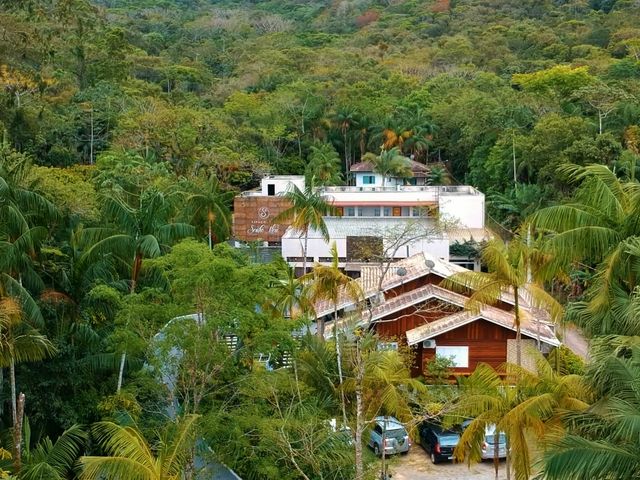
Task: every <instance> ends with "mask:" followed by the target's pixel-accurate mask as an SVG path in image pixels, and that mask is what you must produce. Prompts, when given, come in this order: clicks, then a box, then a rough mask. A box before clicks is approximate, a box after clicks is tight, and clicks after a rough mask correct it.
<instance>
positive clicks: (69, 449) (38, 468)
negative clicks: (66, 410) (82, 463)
mask: <svg viewBox="0 0 640 480" xmlns="http://www.w3.org/2000/svg"><path fill="white" fill-rule="evenodd" d="M25 429H26V427H25ZM29 436H30V435H25V451H24V457H23V459H24V463H23V466H22V469H21V470H20V479H21V480H65V479H67V478H69V475H70V474H71V473H72V472H73V469H74V467H75V464H76V462H77V460H78V457H79V456H80V452H81V450H82V447H83V446H84V445H85V443H86V441H87V438H88V436H87V433H86V432H85V431H84V430H82V428H81V427H80V426H79V425H74V426H72V427H70V428H68V429H67V430H65V431H64V432H63V433H62V435H60V436H59V437H58V438H57V439H56V441H55V442H52V441H51V440H50V439H49V438H48V437H47V438H45V439H44V440H42V441H41V442H40V443H39V444H38V445H37V446H36V447H35V448H33V449H31V448H29Z"/></svg>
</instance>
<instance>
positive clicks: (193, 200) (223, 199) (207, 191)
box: [187, 174, 233, 249]
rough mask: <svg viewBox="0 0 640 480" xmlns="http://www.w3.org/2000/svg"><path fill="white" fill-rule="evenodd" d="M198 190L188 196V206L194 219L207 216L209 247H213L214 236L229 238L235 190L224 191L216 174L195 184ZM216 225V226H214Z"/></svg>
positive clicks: (219, 238)
mask: <svg viewBox="0 0 640 480" xmlns="http://www.w3.org/2000/svg"><path fill="white" fill-rule="evenodd" d="M194 186H195V188H196V189H197V192H195V193H192V194H190V195H189V196H188V197H187V202H188V208H189V210H190V211H191V213H192V215H193V217H192V221H193V222H195V221H196V220H197V219H200V218H203V217H204V218H205V219H206V224H207V238H208V240H209V248H210V249H211V248H213V243H214V236H215V238H216V239H217V240H218V241H221V240H224V239H226V238H228V236H229V232H230V231H231V211H230V209H229V207H230V205H231V202H232V201H233V192H226V191H223V190H222V188H221V186H220V182H219V181H218V179H217V178H216V176H215V175H213V174H212V175H210V176H209V178H208V179H207V180H205V181H204V182H203V181H197V182H196V183H195V184H194ZM214 227H215V228H214Z"/></svg>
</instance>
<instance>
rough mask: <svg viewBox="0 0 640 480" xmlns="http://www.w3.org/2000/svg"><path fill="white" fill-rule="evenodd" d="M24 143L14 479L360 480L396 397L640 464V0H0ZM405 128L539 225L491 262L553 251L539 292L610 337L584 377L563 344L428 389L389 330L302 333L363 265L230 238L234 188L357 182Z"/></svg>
mask: <svg viewBox="0 0 640 480" xmlns="http://www.w3.org/2000/svg"><path fill="white" fill-rule="evenodd" d="M0 135H1V138H0V447H1V448H0V478H20V479H24V480H31V479H44V478H46V479H52V480H54V479H55V480H62V479H67V478H73V479H76V478H82V479H92V478H114V479H115V478H117V479H125V478H134V477H133V476H129V475H130V474H131V472H133V469H141V470H145V471H147V470H149V469H152V470H153V469H155V470H153V471H154V473H157V475H156V476H155V477H153V476H140V477H137V478H145V479H146V478H149V479H151V478H153V479H156V478H157V479H165V478H174V476H175V478H178V477H177V476H176V475H182V474H184V478H194V475H195V472H194V468H195V465H196V464H200V463H202V462H200V460H201V459H202V458H206V459H209V458H212V459H214V460H215V461H216V462H224V463H226V464H227V465H229V466H231V467H233V468H234V469H235V470H237V471H238V472H239V473H240V474H241V475H242V476H243V478H245V479H256V480H257V479H291V480H294V479H295V480H297V479H313V480H316V479H321V478H335V479H351V478H357V479H358V480H362V479H365V478H373V477H374V476H377V474H378V472H376V471H374V470H376V469H377V468H378V467H377V465H378V464H377V463H376V460H375V459H374V458H373V454H372V453H371V454H369V453H367V452H368V450H366V449H365V450H364V453H363V450H362V442H358V440H360V438H359V437H358V435H362V434H363V432H368V430H367V428H368V426H367V425H370V423H371V419H373V417H374V416H375V415H377V414H380V413H384V414H389V415H396V416H398V418H400V419H401V420H402V421H406V422H414V423H413V425H414V426H415V422H419V421H421V420H422V419H424V418H425V416H427V417H430V416H435V415H439V414H443V413H451V412H453V411H454V410H453V407H452V405H456V406H457V407H460V406H461V405H462V406H464V405H465V402H464V401H460V399H463V398H467V399H468V398H472V399H474V398H475V399H477V398H478V397H474V396H473V395H477V394H478V392H480V393H482V395H484V396H483V397H482V398H483V399H484V400H485V401H489V400H487V399H490V401H491V408H489V407H487V408H486V409H485V410H486V411H487V412H490V415H493V416H492V417H490V422H493V423H494V424H498V423H499V422H500V428H503V429H504V431H505V432H507V434H508V435H509V438H510V439H514V440H513V441H514V442H516V441H518V442H520V443H518V444H516V443H513V444H512V451H513V452H514V454H513V455H514V462H513V469H514V473H515V474H516V478H528V476H529V475H530V474H531V468H532V465H534V471H537V468H538V466H537V465H542V464H541V463H540V464H539V463H536V462H540V461H541V460H545V462H546V463H545V464H544V469H545V475H546V476H547V478H559V479H563V480H564V479H568V478H621V479H622V478H624V479H635V478H636V477H637V473H636V472H637V471H638V469H640V466H639V465H638V458H640V454H639V453H638V442H637V439H638V435H639V434H640V427H639V425H638V421H637V418H640V415H639V414H638V408H640V407H639V406H640V398H639V396H638V392H637V388H636V387H637V384H638V378H639V373H638V372H639V371H640V347H638V341H637V339H638V338H640V337H639V335H640V326H639V325H640V322H638V312H640V293H639V288H640V287H639V286H638V285H640V282H639V281H638V279H640V267H639V266H640V227H639V225H640V220H639V218H640V187H638V185H639V184H638V181H637V179H638V178H640V164H639V163H640V162H638V159H639V158H638V157H639V155H640V2H638V1H637V0H427V1H418V0H406V1H403V0H376V1H374V0H344V1H339V0H335V1H323V0H316V1H303V0H298V1H295V0H266V1H258V0H255V1H233V0H220V1H213V0H210V1H206V0H94V1H90V0H0ZM392 148H397V149H398V151H399V153H402V154H403V155H405V156H413V158H414V159H415V160H417V161H419V162H423V163H436V162H438V165H444V166H446V168H447V169H448V171H449V173H450V176H451V178H452V180H453V181H454V182H458V183H468V184H471V185H474V186H476V187H478V188H479V189H480V190H482V191H483V192H485V193H486V194H487V199H488V207H489V213H490V214H491V216H492V217H493V219H495V220H496V221H497V222H498V223H500V224H502V225H503V227H504V228H505V230H501V233H505V232H507V231H511V233H513V232H515V231H516V230H517V229H518V227H519V226H520V225H521V223H522V222H523V221H524V220H525V219H526V218H528V219H529V220H531V222H532V223H530V225H532V229H533V230H528V231H529V232H531V231H533V235H532V236H533V239H532V238H531V236H527V240H526V241H524V239H522V238H521V239H520V240H521V241H519V242H511V245H512V246H513V245H515V247H513V248H511V247H510V248H511V249H510V250H506V247H505V249H503V250H500V249H498V250H496V249H494V254H495V252H496V251H498V253H499V254H504V255H505V256H506V257H505V258H506V260H505V261H504V262H502V263H501V262H500V260H501V257H500V255H497V256H496V255H494V256H493V257H491V258H490V260H491V261H492V262H493V263H491V262H485V263H486V264H488V265H498V266H502V267H504V266H505V265H507V267H510V268H511V270H509V269H508V268H507V269H505V270H503V273H504V272H505V271H506V272H507V273H506V274H504V277H508V278H506V279H504V278H503V279H502V280H501V281H503V283H501V284H500V285H506V287H505V289H508V288H514V285H513V282H514V281H515V280H514V278H515V279H516V280H518V281H522V282H523V283H527V282H530V278H529V275H528V274H527V273H528V272H530V270H529V268H530V267H531V265H534V267H539V266H540V265H543V266H544V267H545V268H547V267H548V269H549V270H550V269H551V266H552V267H554V268H555V271H553V272H551V273H552V275H550V276H547V277H545V280H544V281H542V280H541V281H540V282H539V283H536V285H534V287H535V289H537V290H535V291H536V292H537V293H538V294H542V293H544V291H545V288H546V289H547V291H552V292H553V293H554V294H557V295H556V296H557V297H558V298H559V299H560V300H562V301H563V302H564V305H563V306H564V307H566V311H567V312H568V313H567V315H566V319H568V320H570V321H573V322H575V323H576V324H578V325H579V326H580V327H582V328H583V330H584V332H585V333H586V335H588V336H589V337H591V338H592V339H593V340H592V345H593V349H592V352H591V354H592V359H593V362H592V364H591V365H589V366H587V368H586V373H585V375H584V376H578V375H573V374H582V373H583V372H584V369H583V366H582V365H581V364H580V362H579V361H578V360H576V359H575V358H574V357H573V356H571V355H570V354H568V353H567V352H566V350H564V349H558V350H555V351H554V352H553V353H552V355H551V356H550V357H549V359H550V360H551V363H547V362H546V361H545V360H544V359H541V361H540V371H539V372H538V373H537V374H526V375H525V374H522V373H521V374H518V376H517V377H510V381H511V383H504V382H503V381H504V375H503V376H502V377H501V376H499V375H498V374H496V373H495V372H493V371H491V372H487V370H486V369H484V370H483V369H480V371H479V372H477V374H473V376H472V378H471V380H470V381H469V382H468V383H466V384H465V382H462V384H461V387H460V389H449V388H441V387H438V388H433V387H429V388H427V387H425V383H423V382H419V381H417V380H415V379H412V378H411V377H410V365H411V359H410V358H409V354H408V353H407V352H403V351H402V349H401V351H400V352H395V351H393V352H392V351H384V350H381V349H379V348H378V346H377V343H376V342H377V339H376V338H375V337H372V336H370V335H368V334H367V335H363V336H362V337H360V336H359V335H360V334H361V333H362V332H356V333H357V335H356V336H355V338H342V339H338V338H337V337H336V340H335V341H327V342H325V341H321V340H320V339H316V338H312V337H311V336H307V337H306V338H305V339H303V340H299V339H294V338H293V337H292V335H291V334H292V331H297V330H298V329H300V328H301V327H302V325H303V324H305V322H307V320H308V319H307V317H306V315H308V314H309V312H310V311H311V303H312V302H311V300H310V298H308V296H309V288H311V287H313V288H311V291H314V292H315V293H314V295H315V297H314V298H315V299H316V300H317V299H318V298H320V299H324V300H327V301H329V300H331V299H335V298H337V295H338V294H337V291H338V290H337V289H338V287H339V285H341V284H340V282H343V283H342V285H344V282H347V281H348V279H347V280H345V278H344V275H342V273H341V272H340V271H339V270H338V269H337V267H335V268H332V267H328V266H325V267H323V268H324V269H322V268H318V269H317V270H314V272H313V273H314V274H313V275H311V276H307V278H306V279H304V280H302V281H300V280H299V279H296V278H295V275H294V272H293V270H292V269H290V268H289V267H288V265H286V264H285V263H284V262H282V261H278V262H272V263H269V264H260V263H258V262H256V261H254V257H253V256H252V255H251V253H254V252H252V251H251V249H247V250H246V251H242V250H239V249H231V248H230V247H228V246H227V245H225V244H224V243H223V241H224V240H226V239H228V238H229V235H230V218H231V217H230V216H231V212H230V207H231V199H232V198H233V195H234V194H235V193H237V192H238V191H240V190H245V189H248V188H252V187H254V186H256V185H257V184H258V180H259V179H260V178H261V177H262V176H263V175H264V174H265V173H277V174H294V173H295V174H302V173H307V174H309V175H315V176H316V178H317V179H319V180H322V181H325V182H335V183H341V182H346V181H348V180H349V179H348V178H347V175H346V172H348V170H349V167H350V165H352V164H353V163H355V162H358V161H359V160H360V159H361V157H362V156H364V155H365V154H367V153H369V154H373V155H374V156H375V155H378V154H380V152H381V149H384V150H386V151H391V149H392ZM369 158H370V157H369ZM593 164H595V166H594V165H593ZM576 165H577V166H576ZM440 173H441V174H442V173H443V172H442V171H441V172H440ZM441 176H443V175H441ZM569 202H570V203H569ZM558 204H560V206H558ZM545 207H548V208H546V209H545ZM514 238H516V239H517V238H518V237H517V236H516V237H514ZM532 242H533V244H532ZM483 252H484V253H485V255H486V252H487V250H486V249H484V250H483ZM247 253H248V254H247ZM507 257H509V258H507ZM485 260H486V258H485ZM509 262H512V263H513V264H514V265H515V266H514V265H508V264H509ZM536 262H539V263H540V265H538V264H537V263H536ZM518 269H519V270H518ZM513 272H515V273H513ZM493 273H495V272H492V273H491V274H493ZM512 273H513V274H512ZM544 273H547V272H546V271H545V272H544ZM314 275H315V276H314ZM341 275H342V276H341ZM478 278H479V279H481V278H483V277H478ZM487 278H488V277H487ZM550 278H551V279H550ZM527 279H528V280H527ZM478 281H480V280H478ZM535 281H536V282H537V278H536V279H535ZM305 282H306V283H305ZM509 282H511V283H509ZM516 286H517V285H516ZM314 289H315V290H314ZM318 292H319V293H318ZM494 293H495V292H494ZM483 298H485V297H483ZM516 308H517V307H516ZM336 311H337V307H336ZM194 312H198V313H199V314H201V315H200V316H196V317H195V319H194V318H189V317H187V318H178V319H177V320H175V319H176V317H180V316H182V315H186V314H193V313H194ZM203 316H204V317H206V318H207V319H208V320H207V322H201V320H202V318H203ZM291 316H293V317H294V318H293V319H291V318H289V317H291ZM314 318H315V317H314ZM172 319H174V320H173V321H171V320H172ZM559 330H560V329H559ZM234 342H235V343H234ZM341 345H342V347H341ZM177 348H178V349H179V350H180V352H181V354H180V355H177V354H176V351H177V350H176V349H177ZM340 348H343V349H344V350H343V351H342V352H340ZM265 358H268V359H269V361H270V362H272V363H271V364H270V365H275V366H277V367H281V366H292V367H293V368H282V369H277V370H276V371H268V370H267V369H265V368H264V366H265V365H266V364H267V360H265ZM487 368H488V367H487ZM438 369H439V370H438ZM449 373H450V372H449V371H448V370H447V364H446V362H445V364H444V366H442V365H436V366H435V367H434V372H425V374H427V376H428V377H429V375H431V376H430V377H429V378H427V380H428V381H429V382H434V383H443V382H446V380H447V379H448V378H449ZM159 378H160V379H161V380H162V381H159ZM168 378H169V380H167V379H168ZM514 378H516V380H517V381H516V380H513V379H514ZM474 382H478V383H477V384H475V383H474ZM168 383H171V384H172V385H171V386H172V388H173V390H172V391H171V392H169V390H168V388H167V384H168ZM513 383H517V384H518V388H517V389H511V388H505V386H511V385H512V384H513ZM463 387H464V388H463ZM465 388H466V389H465ZM634 388H635V390H634ZM380 392H383V393H384V394H381V393H380ZM469 392H471V393H470V395H471V396H468V395H467V394H469ZM22 393H24V396H22V395H21V394H22ZM512 393H513V395H512ZM471 403H473V402H471ZM478 405H484V404H480V403H477V402H476V403H475V404H474V405H472V407H473V408H475V410H473V409H471V410H465V411H461V410H460V411H456V412H457V414H459V415H461V416H464V417H465V418H466V417H469V416H471V415H473V416H475V415H478V416H479V415H480V414H481V413H482V411H478V410H477V408H478V407H477V406H478ZM523 405H524V406H523ZM589 405H595V408H593V409H587V407H588V406H589ZM525 407H526V408H525ZM472 410H473V414H472V413H470V412H471V411H472ZM568 411H569V412H572V413H571V414H570V415H569V416H566V413H567V412H568ZM416 412H418V413H416ZM576 412H578V413H576ZM620 412H623V413H622V414H621V413H620ZM488 415H489V414H488ZM172 416H174V417H177V419H178V420H176V421H174V420H175V419H173V418H170V417H172ZM365 417H366V421H365ZM332 418H333V419H335V418H340V419H344V421H343V422H342V423H345V424H348V425H350V426H351V427H352V430H353V431H354V432H356V430H357V432H356V433H355V435H354V438H355V440H356V441H355V442H354V441H352V439H351V438H350V437H349V436H348V435H347V437H349V438H347V439H345V437H344V431H342V432H341V431H338V432H336V431H335V429H331V428H329V423H328V421H329V419H332ZM487 418H489V417H487ZM561 420H562V421H561ZM627 420H628V421H627ZM487 421H489V420H487ZM367 422H369V423H367ZM338 423H341V422H340V421H339V422H338ZM407 424H409V423H407ZM561 426H562V427H566V429H563V428H560V427H561ZM365 427H366V428H365ZM479 431H480V430H479ZM63 432H64V433H63ZM347 432H349V431H347ZM482 432H484V427H483V429H482ZM336 433H337V434H338V435H336ZM565 433H566V435H565ZM341 435H342V436H341ZM336 437H337V438H336ZM365 437H366V433H365ZM48 438H51V439H52V440H48ZM363 438H364V437H363ZM531 438H535V439H536V440H537V441H539V443H538V444H536V446H538V445H539V446H541V447H548V446H549V445H551V447H549V448H547V449H546V451H545V452H544V458H543V457H540V456H534V454H535V455H538V454H539V453H540V452H538V451H537V449H536V448H533V447H531V448H530V447H529V446H527V445H528V444H527V441H526V440H529V439H531ZM365 442H366V438H365ZM205 445H206V446H208V447H211V450H209V449H205V448H203V449H200V448H196V446H198V447H199V446H205ZM354 445H356V446H355V453H354ZM469 445H471V444H469ZM478 445H479V443H478ZM478 445H476V447H477V448H476V447H474V448H476V449H479V446H478ZM471 446H472V445H471ZM358 448H360V451H359V453H358ZM542 449H544V448H542ZM200 450H202V451H200ZM530 450H531V452H530ZM605 450H606V452H605V453H606V455H600V454H601V453H602V452H603V451H605ZM474 451H475V450H474ZM594 452H595V453H594ZM463 453H464V452H463ZM530 454H531V456H530ZM354 455H355V456H354ZM463 456H464V455H463ZM105 458H107V460H106V461H105ZM195 458H197V461H195V460H194V459H195ZM354 458H355V460H354ZM594 458H595V459H596V460H597V461H595V460H593V459H594ZM109 459H115V460H113V461H111V460H109ZM118 459H119V460H118ZM123 459H124V460H123ZM592 460H593V461H592ZM110 462H111V463H110ZM109 465H111V466H109ZM123 465H124V466H123ZM149 465H153V468H151V467H149ZM354 465H355V467H354ZM371 465H373V467H371V468H369V467H370V466H371ZM109 468H112V469H113V470H109ZM541 468H542V467H541ZM103 469H104V470H103ZM118 469H120V470H118ZM136 471H138V470H136ZM101 472H102V473H101ZM105 472H106V473H105ZM114 472H115V473H114ZM176 472H178V473H176ZM327 472H331V474H332V476H331V477H329V476H327ZM594 472H595V473H594ZM8 475H13V477H7V476H8ZM92 475H93V476H92ZM102 475H104V476H102ZM141 475H142V474H141ZM149 475H151V474H149ZM172 475H173V476H172ZM598 475H600V476H598Z"/></svg>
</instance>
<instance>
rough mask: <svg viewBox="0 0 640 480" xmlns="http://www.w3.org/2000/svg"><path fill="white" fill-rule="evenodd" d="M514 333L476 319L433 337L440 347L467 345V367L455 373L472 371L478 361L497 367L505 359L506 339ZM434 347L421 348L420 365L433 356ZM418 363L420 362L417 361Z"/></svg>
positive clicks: (514, 334) (514, 336)
mask: <svg viewBox="0 0 640 480" xmlns="http://www.w3.org/2000/svg"><path fill="white" fill-rule="evenodd" d="M514 338H516V333H515V332H514V331H512V330H509V329H507V328H504V327H501V326H499V325H496V324H494V323H491V322H487V321H486V320H477V321H475V322H473V323H470V324H468V325H464V326H462V327H460V328H457V329H455V330H451V331H450V332H447V333H444V334H442V335H440V336H438V337H436V338H435V341H436V345H437V346H440V347H446V346H450V347H464V346H468V347H469V368H456V369H455V373H456V374H469V373H471V372H473V371H474V370H475V368H476V366H477V365H478V363H481V362H483V363H488V364H489V365H491V366H492V367H493V368H496V369H497V368H499V367H500V366H501V365H502V364H503V363H505V362H506V361H507V340H508V339H514ZM435 354H436V351H435V349H423V350H422V362H421V363H422V365H423V366H424V365H425V364H426V363H427V362H428V361H429V360H431V359H432V358H433V357H435ZM419 363H420V362H419Z"/></svg>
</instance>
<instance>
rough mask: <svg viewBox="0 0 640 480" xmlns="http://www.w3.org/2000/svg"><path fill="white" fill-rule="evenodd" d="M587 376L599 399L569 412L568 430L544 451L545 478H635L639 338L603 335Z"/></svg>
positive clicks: (639, 456)
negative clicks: (584, 408)
mask: <svg viewBox="0 0 640 480" xmlns="http://www.w3.org/2000/svg"><path fill="white" fill-rule="evenodd" d="M599 344H600V346H599V348H597V350H600V352H597V351H596V355H595V357H594V361H593V362H592V365H591V367H590V371H588V372H587V375H586V377H587V380H588V381H589V383H590V384H591V386H592V387H593V389H594V390H595V394H596V396H597V398H598V400H597V401H596V402H595V403H594V404H593V405H591V406H590V407H589V408H588V409H587V410H585V411H583V412H580V413H572V414H568V415H566V418H565V421H566V424H567V426H568V428H569V433H568V434H566V435H557V436H556V437H555V438H554V440H553V441H552V442H551V444H550V446H549V448H548V449H547V451H546V454H545V457H544V462H543V472H542V475H541V478H545V479H550V480H554V479H558V480H560V479H562V480H578V479H583V478H594V479H596V478H597V479H600V478H603V479H604V478H606V479H629V480H632V479H637V478H638V472H640V442H638V438H640V421H638V419H639V418H640V392H639V391H638V388H637V386H638V385H639V384H640V344H639V343H638V339H637V338H634V337H627V338H616V337H611V336H607V337H602V339H601V341H600V342H599Z"/></svg>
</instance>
